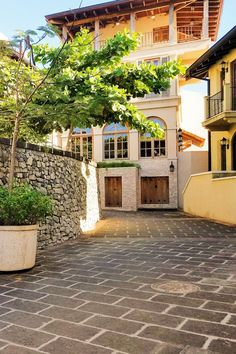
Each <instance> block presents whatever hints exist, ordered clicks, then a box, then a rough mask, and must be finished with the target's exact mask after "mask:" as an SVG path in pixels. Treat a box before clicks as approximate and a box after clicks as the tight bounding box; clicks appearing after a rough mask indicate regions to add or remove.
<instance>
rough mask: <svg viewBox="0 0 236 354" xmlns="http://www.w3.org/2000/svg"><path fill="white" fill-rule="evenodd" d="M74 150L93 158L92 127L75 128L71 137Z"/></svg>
mask: <svg viewBox="0 0 236 354" xmlns="http://www.w3.org/2000/svg"><path fill="white" fill-rule="evenodd" d="M71 148H72V151H73V152H76V153H78V154H80V156H83V157H85V158H87V159H89V160H91V159H92V158H93V137H92V129H91V128H85V129H84V128H75V129H74V130H73V133H72V138H71Z"/></svg>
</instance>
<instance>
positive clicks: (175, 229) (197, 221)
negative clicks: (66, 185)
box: [89, 211, 236, 238]
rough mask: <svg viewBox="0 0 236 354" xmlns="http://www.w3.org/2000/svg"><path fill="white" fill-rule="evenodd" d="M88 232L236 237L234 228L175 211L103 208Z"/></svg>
mask: <svg viewBox="0 0 236 354" xmlns="http://www.w3.org/2000/svg"><path fill="white" fill-rule="evenodd" d="M89 235H90V236H91V235H92V236H97V237H135V238H136V237H172V238H177V237H198V238H205V237H219V236H224V237H225V236H227V237H236V228H233V227H230V226H229V227H227V226H224V225H221V224H217V223H214V222H209V221H207V220H204V219H202V218H195V217H191V216H189V215H186V214H184V213H183V212H176V211H139V212H137V213H135V212H128V213H127V212H118V211H106V212H105V213H104V219H103V220H101V221H100V222H99V223H98V225H97V227H96V229H95V230H94V231H93V232H89Z"/></svg>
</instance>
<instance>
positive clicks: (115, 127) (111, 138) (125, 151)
mask: <svg viewBox="0 0 236 354" xmlns="http://www.w3.org/2000/svg"><path fill="white" fill-rule="evenodd" d="M103 142H104V159H106V160H109V159H128V157H129V139H128V129H127V127H125V126H123V125H121V124H120V123H112V124H110V125H107V126H105V128H104V130H103Z"/></svg>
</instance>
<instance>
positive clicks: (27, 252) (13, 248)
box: [0, 225, 38, 271]
mask: <svg viewBox="0 0 236 354" xmlns="http://www.w3.org/2000/svg"><path fill="white" fill-rule="evenodd" d="M37 231H38V225H27V226H0V271H16V270H23V269H29V268H32V267H33V266H34V265H35V260H36V251H37Z"/></svg>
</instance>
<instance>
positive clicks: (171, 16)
mask: <svg viewBox="0 0 236 354" xmlns="http://www.w3.org/2000/svg"><path fill="white" fill-rule="evenodd" d="M169 41H170V43H171V44H174V43H176V42H177V36H176V26H175V7H174V4H171V5H170V8H169Z"/></svg>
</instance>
